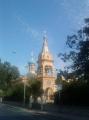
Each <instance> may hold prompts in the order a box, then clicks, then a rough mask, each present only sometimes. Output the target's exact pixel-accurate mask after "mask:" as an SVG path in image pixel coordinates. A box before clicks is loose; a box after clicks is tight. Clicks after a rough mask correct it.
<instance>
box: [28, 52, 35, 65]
mask: <svg viewBox="0 0 89 120" xmlns="http://www.w3.org/2000/svg"><path fill="white" fill-rule="evenodd" d="M28 64H35V58H34V55H33V52H32V53H31V57H30V61H29V63H28Z"/></svg>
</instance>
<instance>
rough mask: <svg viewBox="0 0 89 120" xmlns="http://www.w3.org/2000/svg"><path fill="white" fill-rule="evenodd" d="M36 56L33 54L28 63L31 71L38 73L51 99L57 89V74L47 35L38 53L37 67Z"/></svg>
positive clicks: (31, 72)
mask: <svg viewBox="0 0 89 120" xmlns="http://www.w3.org/2000/svg"><path fill="white" fill-rule="evenodd" d="M33 57H34V56H33V55H32V56H31V60H30V62H29V63H28V68H29V73H30V74H34V75H36V77H37V79H38V80H40V81H41V82H42V89H43V91H44V95H45V96H46V99H47V100H48V101H49V100H51V99H52V97H53V95H54V93H55V91H56V84H55V80H56V75H55V67H54V60H53V56H52V54H51V53H50V51H49V48H48V39H47V36H44V37H43V46H42V50H41V52H40V53H39V55H38V60H37V67H36V64H35V62H34V58H33Z"/></svg>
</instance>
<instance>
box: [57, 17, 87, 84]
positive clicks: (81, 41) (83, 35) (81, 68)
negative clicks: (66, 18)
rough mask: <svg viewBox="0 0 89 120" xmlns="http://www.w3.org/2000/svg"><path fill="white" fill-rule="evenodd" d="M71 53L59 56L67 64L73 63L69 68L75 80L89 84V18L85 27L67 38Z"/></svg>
mask: <svg viewBox="0 0 89 120" xmlns="http://www.w3.org/2000/svg"><path fill="white" fill-rule="evenodd" d="M66 44H67V46H68V47H69V50H70V51H69V53H68V52H67V53H64V54H59V57H61V58H62V60H64V62H66V61H67V60H68V61H69V60H70V61H71V63H72V64H71V65H70V67H69V68H71V69H72V71H73V74H75V78H77V79H78V80H84V81H87V82H89V18H87V19H85V26H84V27H83V28H81V29H80V30H78V31H77V33H76V34H73V35H71V36H68V37H67V42H66Z"/></svg>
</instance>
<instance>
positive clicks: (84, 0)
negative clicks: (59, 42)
mask: <svg viewBox="0 0 89 120" xmlns="http://www.w3.org/2000/svg"><path fill="white" fill-rule="evenodd" d="M60 6H61V7H62V10H63V11H64V13H65V15H66V16H67V18H68V20H69V21H71V25H73V27H74V26H75V27H76V28H79V27H81V26H83V23H84V19H85V18H86V17H89V0H61V2H60Z"/></svg>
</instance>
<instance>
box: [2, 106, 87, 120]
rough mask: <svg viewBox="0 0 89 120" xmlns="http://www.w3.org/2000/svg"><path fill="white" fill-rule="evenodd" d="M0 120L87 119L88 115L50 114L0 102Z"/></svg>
mask: <svg viewBox="0 0 89 120" xmlns="http://www.w3.org/2000/svg"><path fill="white" fill-rule="evenodd" d="M0 120H89V116H88V117H87V116H84V117H81V116H72V115H71V114H70V115H67V114H66V113H63V114H61V113H59V114H52V113H47V112H41V111H39V112H37V111H31V110H27V109H23V108H20V107H13V106H10V105H6V104H0Z"/></svg>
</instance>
